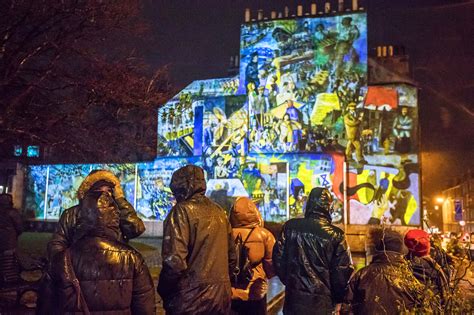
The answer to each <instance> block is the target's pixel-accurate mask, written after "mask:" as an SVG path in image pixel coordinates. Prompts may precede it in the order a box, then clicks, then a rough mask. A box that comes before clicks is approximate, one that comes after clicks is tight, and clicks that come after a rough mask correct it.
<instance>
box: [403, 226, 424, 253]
mask: <svg viewBox="0 0 474 315" xmlns="http://www.w3.org/2000/svg"><path fill="white" fill-rule="evenodd" d="M405 245H406V246H407V247H408V250H409V251H410V253H412V254H413V255H415V256H418V257H423V256H426V255H428V254H429V252H430V235H429V234H428V233H426V232H425V231H423V230H410V231H408V233H407V234H406V235H405Z"/></svg>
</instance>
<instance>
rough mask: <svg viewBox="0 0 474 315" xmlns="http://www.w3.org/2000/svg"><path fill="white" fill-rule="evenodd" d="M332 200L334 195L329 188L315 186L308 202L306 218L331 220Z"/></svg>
mask: <svg viewBox="0 0 474 315" xmlns="http://www.w3.org/2000/svg"><path fill="white" fill-rule="evenodd" d="M332 202H333V197H332V195H331V192H330V191H329V190H328V189H327V188H323V187H316V188H313V189H312V190H311V193H310V194H309V198H308V202H307V203H306V210H305V213H304V216H305V218H325V219H328V220H329V222H331V207H332Z"/></svg>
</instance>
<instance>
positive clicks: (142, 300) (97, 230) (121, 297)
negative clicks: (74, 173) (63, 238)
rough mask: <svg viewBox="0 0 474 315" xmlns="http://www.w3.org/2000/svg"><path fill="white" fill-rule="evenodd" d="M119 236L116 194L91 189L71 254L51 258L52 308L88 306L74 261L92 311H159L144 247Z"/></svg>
mask: <svg viewBox="0 0 474 315" xmlns="http://www.w3.org/2000/svg"><path fill="white" fill-rule="evenodd" d="M119 238H120V230H119V209H118V207H117V205H116V204H115V202H114V200H113V198H112V197H111V196H110V195H108V194H107V193H100V192H99V193H97V192H94V193H90V194H88V195H87V196H86V197H85V199H84V200H83V202H82V203H81V209H80V219H79V222H78V226H77V228H76V232H75V238H74V239H73V244H72V246H71V247H70V249H68V251H69V252H70V257H71V258H70V260H68V259H67V258H66V251H62V252H60V253H58V254H57V255H55V256H54V258H53V261H52V262H51V277H52V280H53V283H54V284H55V285H54V288H55V289H56V292H55V294H54V296H55V299H54V300H53V301H50V303H54V304H53V307H52V308H51V309H53V310H56V311H58V312H59V313H62V314H69V313H74V312H80V311H82V310H84V308H83V306H82V305H81V304H80V303H78V294H77V292H76V291H75V290H74V286H73V284H72V279H73V277H72V276H71V274H72V272H71V269H70V268H71V267H72V268H73V270H74V273H75V275H76V277H77V279H78V280H79V283H80V287H81V291H82V294H83V295H84V298H85V301H86V304H87V306H88V309H89V311H90V312H91V314H114V315H122V314H150V315H151V314H155V293H154V292H155V290H154V285H153V281H152V279H151V276H150V273H149V271H148V268H147V266H146V265H145V262H144V260H143V258H142V256H141V255H140V253H139V252H137V251H136V250H135V249H133V248H132V247H130V246H128V245H127V244H124V243H122V242H120V241H119ZM71 264H72V266H71Z"/></svg>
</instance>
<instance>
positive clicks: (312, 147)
mask: <svg viewBox="0 0 474 315" xmlns="http://www.w3.org/2000/svg"><path fill="white" fill-rule="evenodd" d="M366 24H367V23H366V15H365V14H349V15H340V16H333V17H321V18H307V19H291V20H274V21H264V22H260V23H252V24H244V25H243V26H242V30H241V67H240V86H239V90H238V93H242V94H246V95H247V99H248V108H249V123H250V130H252V132H251V133H250V135H249V142H250V151H251V152H255V153H275V152H279V153H287V152H288V153H293V152H315V151H322V150H324V149H326V147H327V146H334V145H337V144H338V142H339V141H340V139H341V138H342V135H343V132H344V125H343V120H342V115H343V112H344V111H345V110H346V108H347V106H348V104H349V103H351V102H359V101H361V100H362V96H363V95H362V90H363V88H364V87H366V84H367V28H366Z"/></svg>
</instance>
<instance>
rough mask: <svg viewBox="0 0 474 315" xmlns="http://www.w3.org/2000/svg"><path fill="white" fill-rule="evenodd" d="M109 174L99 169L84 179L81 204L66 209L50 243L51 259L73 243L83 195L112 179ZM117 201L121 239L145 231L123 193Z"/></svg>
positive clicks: (132, 236)
mask: <svg viewBox="0 0 474 315" xmlns="http://www.w3.org/2000/svg"><path fill="white" fill-rule="evenodd" d="M109 174H110V172H106V171H99V172H95V173H92V174H90V175H88V176H87V177H86V178H85V179H84V181H83V183H82V184H81V187H80V188H79V190H78V198H79V204H78V205H76V206H73V207H71V208H68V209H66V210H65V211H64V212H63V213H62V214H61V217H60V218H59V222H58V225H57V227H56V231H55V233H54V234H53V238H52V240H51V241H49V243H48V256H49V258H50V259H52V257H53V256H54V255H55V254H56V253H59V252H62V251H64V250H65V249H66V248H68V247H69V246H70V244H72V240H73V239H74V234H75V229H76V226H77V221H78V219H79V210H80V204H81V201H82V199H83V196H84V195H85V194H86V193H87V192H88V191H89V189H90V188H91V187H92V186H93V185H94V184H95V183H96V182H98V181H109V180H110V181H111V180H112V179H109ZM112 176H113V175H112ZM118 185H119V183H118ZM115 202H116V203H117V205H118V207H119V209H120V239H121V240H122V241H126V240H129V239H132V238H135V237H138V236H140V235H141V234H142V233H143V232H144V231H145V225H144V224H143V221H142V220H141V219H140V218H139V217H138V215H137V213H136V212H135V209H134V208H133V206H132V205H131V204H130V203H129V202H128V201H127V200H126V199H125V198H124V197H123V196H122V195H119V196H115Z"/></svg>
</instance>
